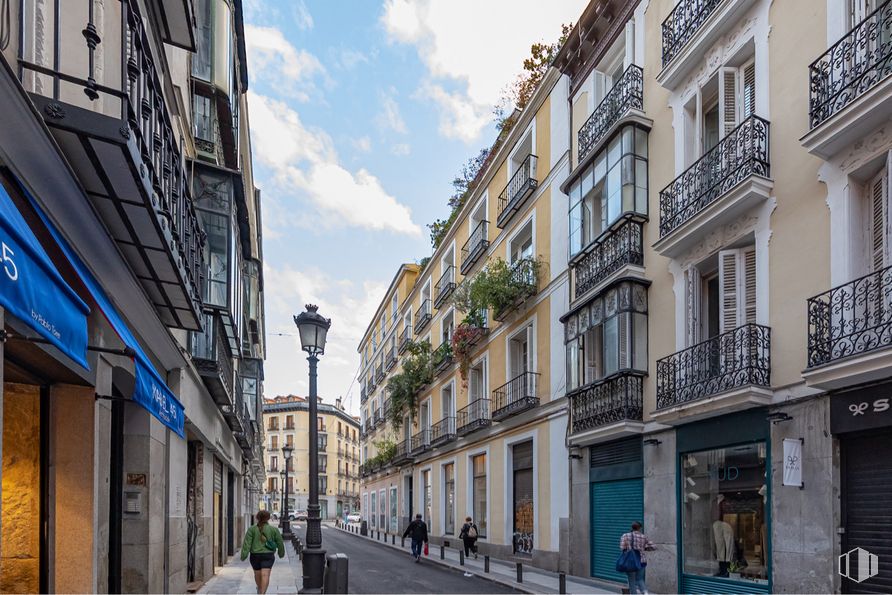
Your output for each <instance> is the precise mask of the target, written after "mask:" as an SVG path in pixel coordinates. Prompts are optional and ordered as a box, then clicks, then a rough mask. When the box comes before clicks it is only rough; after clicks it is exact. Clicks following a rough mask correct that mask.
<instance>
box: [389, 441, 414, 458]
mask: <svg viewBox="0 0 892 595" xmlns="http://www.w3.org/2000/svg"><path fill="white" fill-rule="evenodd" d="M411 450H412V442H411V439H409V438H407V439H405V440H403V441H402V442H398V443H397V445H396V448H394V449H393V459H392V461H393V463H395V464H396V463H402V462H405V461H408V460H409V459H410V458H411V454H410V453H411Z"/></svg>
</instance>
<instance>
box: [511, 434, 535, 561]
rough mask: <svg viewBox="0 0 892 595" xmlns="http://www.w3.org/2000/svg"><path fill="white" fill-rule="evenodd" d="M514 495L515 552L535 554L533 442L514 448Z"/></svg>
mask: <svg viewBox="0 0 892 595" xmlns="http://www.w3.org/2000/svg"><path fill="white" fill-rule="evenodd" d="M512 459H513V467H514V474H513V484H512V488H513V494H514V503H513V504H514V506H513V507H514V535H513V539H512V541H513V543H514V552H515V553H519V554H532V553H533V538H534V535H533V527H534V526H535V524H534V521H533V517H534V511H535V506H534V500H533V442H532V441H530V442H524V443H523V444H518V445H515V446H514V447H513V448H512Z"/></svg>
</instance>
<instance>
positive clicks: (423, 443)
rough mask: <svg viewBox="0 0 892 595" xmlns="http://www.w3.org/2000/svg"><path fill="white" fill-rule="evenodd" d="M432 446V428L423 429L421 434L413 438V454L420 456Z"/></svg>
mask: <svg viewBox="0 0 892 595" xmlns="http://www.w3.org/2000/svg"><path fill="white" fill-rule="evenodd" d="M430 446H431V431H430V428H423V429H422V430H421V431H420V432H418V433H417V434H415V435H414V436H412V446H411V451H410V452H411V453H412V454H413V455H414V454H418V453H420V452H424V451H425V450H427V449H428V448H430Z"/></svg>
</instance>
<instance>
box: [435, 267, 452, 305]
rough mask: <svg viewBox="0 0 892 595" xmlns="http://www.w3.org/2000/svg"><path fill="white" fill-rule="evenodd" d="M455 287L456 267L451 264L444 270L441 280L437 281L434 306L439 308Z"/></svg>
mask: <svg viewBox="0 0 892 595" xmlns="http://www.w3.org/2000/svg"><path fill="white" fill-rule="evenodd" d="M454 289H455V267H454V266H452V265H449V266H448V267H446V270H445V271H443V274H442V275H441V276H440V280H439V281H437V286H436V288H435V290H434V295H435V296H436V298H435V299H434V307H435V308H439V307H440V306H441V305H442V304H443V302H445V301H446V298H448V297H449V296H450V295H451V294H452V291H453V290H454Z"/></svg>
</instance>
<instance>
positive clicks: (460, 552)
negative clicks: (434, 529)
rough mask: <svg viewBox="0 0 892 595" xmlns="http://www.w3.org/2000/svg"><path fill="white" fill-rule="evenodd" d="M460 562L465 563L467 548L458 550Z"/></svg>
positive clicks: (460, 563)
mask: <svg viewBox="0 0 892 595" xmlns="http://www.w3.org/2000/svg"><path fill="white" fill-rule="evenodd" d="M458 563H459V565H461V566H464V565H465V550H458Z"/></svg>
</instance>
